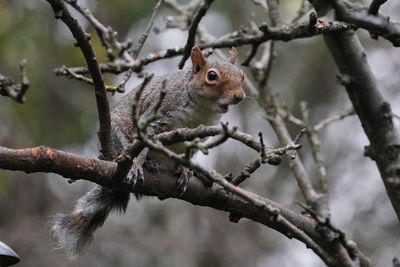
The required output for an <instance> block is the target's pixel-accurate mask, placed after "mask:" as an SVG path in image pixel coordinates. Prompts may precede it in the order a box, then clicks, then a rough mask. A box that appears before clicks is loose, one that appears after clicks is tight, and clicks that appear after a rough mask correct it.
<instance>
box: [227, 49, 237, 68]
mask: <svg viewBox="0 0 400 267" xmlns="http://www.w3.org/2000/svg"><path fill="white" fill-rule="evenodd" d="M236 58H237V50H236V48H235V47H234V46H232V49H231V50H230V51H229V58H228V61H229V62H230V63H232V64H235V61H236Z"/></svg>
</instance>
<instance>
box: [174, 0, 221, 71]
mask: <svg viewBox="0 0 400 267" xmlns="http://www.w3.org/2000/svg"><path fill="white" fill-rule="evenodd" d="M200 1H204V2H203V4H202V5H201V6H200V8H199V9H198V11H197V13H196V15H195V16H194V19H193V21H192V24H191V25H190V27H189V33H188V38H187V41H186V45H185V48H184V50H183V58H182V60H181V62H180V63H179V68H180V69H182V68H183V66H184V65H185V62H186V60H187V59H188V58H189V56H190V51H191V50H192V47H193V46H194V43H195V38H196V32H197V27H198V26H199V23H200V20H201V19H202V18H203V17H204V15H205V14H206V13H207V10H208V9H209V7H210V5H211V4H212V2H214V0H200Z"/></svg>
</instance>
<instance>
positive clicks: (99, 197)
mask: <svg viewBox="0 0 400 267" xmlns="http://www.w3.org/2000/svg"><path fill="white" fill-rule="evenodd" d="M190 57H191V61H192V66H191V67H186V68H184V69H183V70H181V71H178V72H175V73H172V74H168V75H165V76H162V77H155V78H153V79H151V80H150V82H149V83H148V84H147V85H146V86H145V87H144V89H143V92H142V95H141V98H140V100H139V103H138V109H139V115H140V116H141V117H145V116H147V115H149V114H151V113H152V112H153V111H154V106H155V105H156V103H157V102H158V100H159V97H160V93H161V91H164V92H166V95H165V98H164V99H163V101H162V103H161V107H160V113H161V114H162V116H161V118H160V119H158V120H156V121H155V122H153V123H151V124H150V125H149V127H148V131H147V134H149V135H156V134H159V133H162V132H164V131H170V130H173V129H176V128H179V127H187V128H192V127H196V126H198V125H200V124H210V123H213V122H215V121H216V120H218V119H219V117H220V116H221V114H222V113H225V112H227V111H228V106H229V105H232V104H238V103H239V102H240V101H241V100H243V99H244V98H245V96H246V95H245V92H244V91H243V88H242V86H243V79H244V75H243V71H242V70H240V69H239V68H237V67H236V66H235V65H234V63H235V60H236V57H237V51H236V49H235V48H234V47H233V48H232V49H231V51H230V52H229V59H228V60H209V59H206V58H205V56H204V54H203V53H202V52H201V50H200V49H199V48H198V47H194V48H193V49H192V52H191V56H190ZM134 99H135V90H132V91H131V92H130V93H128V94H127V95H126V96H125V97H124V98H123V99H122V100H121V101H120V102H119V103H118V104H117V105H116V107H115V108H114V109H113V111H112V112H111V121H112V137H113V143H114V146H115V148H116V151H117V153H122V152H123V151H124V149H125V148H126V147H127V145H128V144H130V143H132V141H133V139H134V136H135V127H134V125H133V121H132V118H133V115H132V105H133V103H134V102H133V101H135V100H134ZM145 156H146V155H145ZM147 157H148V158H152V159H155V160H156V162H157V163H162V162H161V161H166V159H163V158H162V157H158V155H157V153H152V152H151V151H149V153H148V154H147ZM134 167H135V164H134ZM136 167H138V168H141V166H136ZM134 171H136V170H134ZM129 198H130V193H129V192H124V191H116V190H111V189H108V188H105V187H101V186H96V187H95V188H94V189H92V190H91V191H89V192H88V193H86V194H85V195H84V196H83V197H81V198H80V199H79V200H78V201H77V204H76V205H75V209H74V210H73V212H72V213H71V214H58V215H56V216H54V218H53V220H52V222H51V230H52V233H53V235H54V237H55V238H56V239H57V243H58V247H59V248H63V249H65V250H66V252H67V255H68V256H69V257H70V258H71V259H74V258H76V257H77V256H79V255H80V254H81V252H82V249H83V248H84V247H85V246H86V245H87V244H88V243H90V241H91V240H92V239H93V233H94V231H95V230H96V229H97V228H99V227H101V226H102V225H103V223H104V221H105V220H106V218H107V216H108V215H109V213H110V212H111V211H112V210H116V211H121V212H124V211H125V210H126V207H127V205H128V202H129Z"/></svg>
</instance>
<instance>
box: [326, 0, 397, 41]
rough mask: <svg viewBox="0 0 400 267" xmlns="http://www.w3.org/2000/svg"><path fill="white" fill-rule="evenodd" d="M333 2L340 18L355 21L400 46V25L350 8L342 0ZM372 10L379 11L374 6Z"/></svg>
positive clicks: (356, 23)
mask: <svg viewBox="0 0 400 267" xmlns="http://www.w3.org/2000/svg"><path fill="white" fill-rule="evenodd" d="M331 2H332V4H333V6H334V8H335V9H336V12H337V16H338V18H339V19H340V20H343V21H346V22H349V23H353V24H355V25H357V26H359V27H361V28H364V29H366V30H367V31H369V32H371V33H373V34H376V35H379V36H382V37H383V38H385V39H387V40H388V41H390V42H392V44H393V45H394V46H400V25H398V24H395V23H392V22H389V21H387V20H386V19H383V18H380V17H378V16H374V15H370V14H368V13H363V12H359V11H353V10H350V9H349V8H347V7H346V6H345V5H344V4H343V3H342V2H341V1H340V0H331ZM372 11H373V12H378V9H376V8H375V7H374V8H373V10H372Z"/></svg>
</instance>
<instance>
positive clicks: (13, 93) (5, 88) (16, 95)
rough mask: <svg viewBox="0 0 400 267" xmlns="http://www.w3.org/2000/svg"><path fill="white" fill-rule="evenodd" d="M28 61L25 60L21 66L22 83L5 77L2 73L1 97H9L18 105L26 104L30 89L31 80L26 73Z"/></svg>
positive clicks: (0, 83)
mask: <svg viewBox="0 0 400 267" xmlns="http://www.w3.org/2000/svg"><path fill="white" fill-rule="evenodd" d="M25 65H26V60H25V59H23V60H22V61H21V62H20V64H19V66H20V71H21V82H20V83H16V82H15V81H14V79H13V78H11V77H6V76H3V75H2V74H1V73H0V95H3V96H9V97H10V98H11V99H13V100H15V101H16V102H18V103H21V104H22V103H24V102H25V93H26V91H27V90H28V88H29V79H28V77H27V76H26V72H25Z"/></svg>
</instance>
